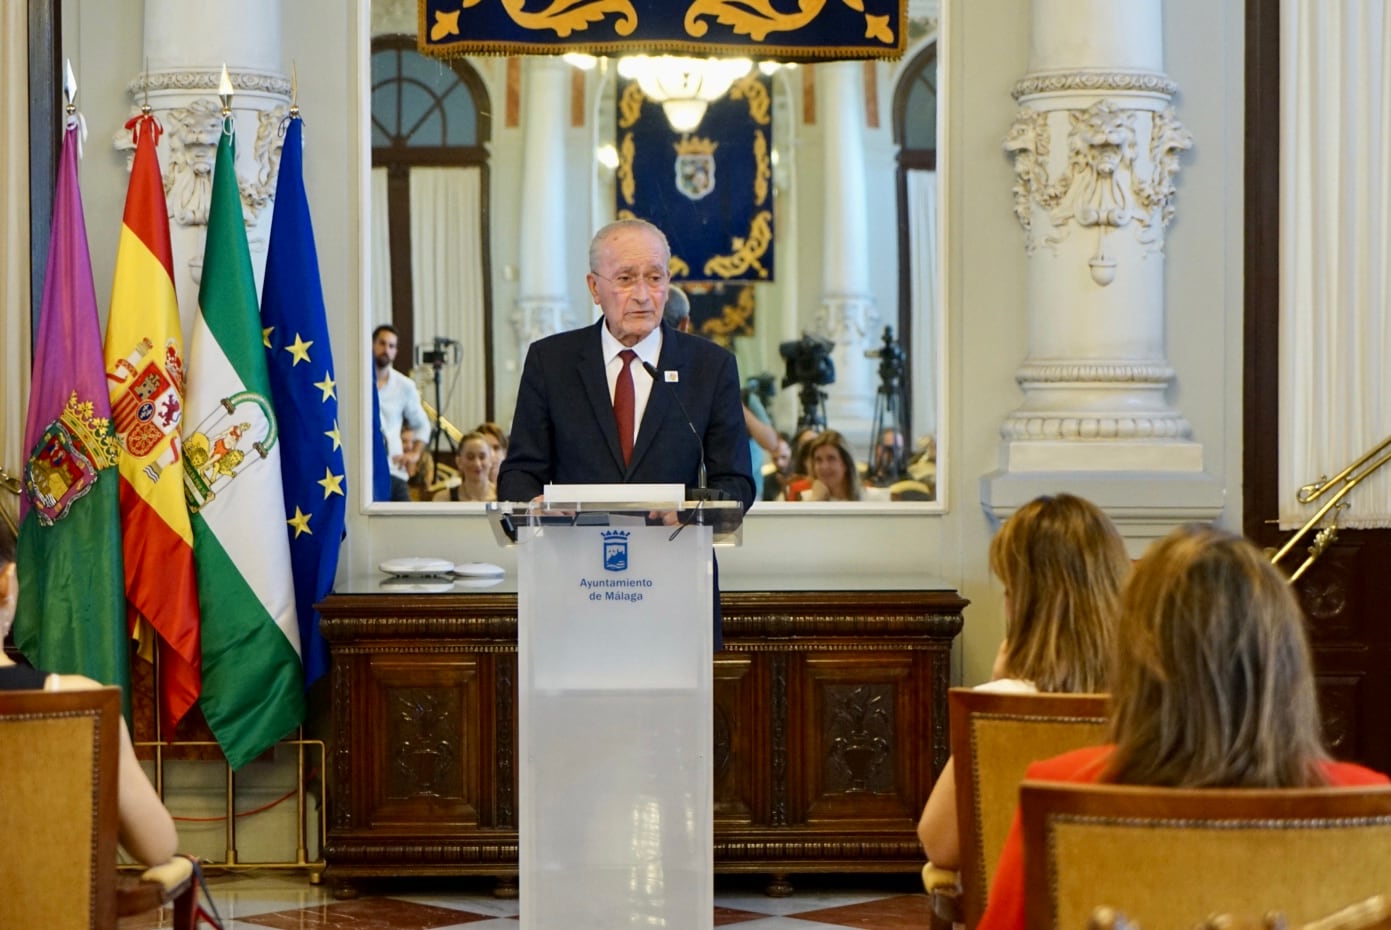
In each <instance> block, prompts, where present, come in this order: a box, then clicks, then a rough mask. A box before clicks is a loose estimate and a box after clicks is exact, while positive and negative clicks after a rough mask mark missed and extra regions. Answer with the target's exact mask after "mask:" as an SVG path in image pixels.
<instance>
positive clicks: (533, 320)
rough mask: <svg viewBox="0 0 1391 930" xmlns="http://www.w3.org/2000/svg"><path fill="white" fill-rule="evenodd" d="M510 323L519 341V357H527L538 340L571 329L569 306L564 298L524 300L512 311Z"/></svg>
mask: <svg viewBox="0 0 1391 930" xmlns="http://www.w3.org/2000/svg"><path fill="white" fill-rule="evenodd" d="M509 322H510V323H511V324H512V333H513V335H514V337H515V338H516V341H517V348H518V353H517V355H518V357H519V358H524V357H525V356H526V350H527V346H529V345H531V344H532V343H533V342H535V341H536V340H538V339H544V338H545V337H546V336H553V335H555V334H556V333H559V332H563V331H564V330H566V329H569V328H570V327H571V326H572V325H573V323H572V321H571V319H570V312H569V304H568V303H567V302H566V300H565V298H563V297H554V298H549V299H547V298H522V299H519V300H518V301H517V305H516V307H515V308H514V309H513V310H512V314H511V317H510V318H509Z"/></svg>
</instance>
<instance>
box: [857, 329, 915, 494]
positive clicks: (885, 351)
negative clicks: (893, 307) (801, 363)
mask: <svg viewBox="0 0 1391 930" xmlns="http://www.w3.org/2000/svg"><path fill="white" fill-rule="evenodd" d="M865 357H866V358H877V359H879V390H878V392H877V393H876V394H875V397H874V425H873V426H872V427H870V430H871V432H870V434H869V448H870V459H869V474H868V476H867V477H868V478H869V480H870V482H871V483H873V484H876V485H885V484H891V483H892V482H894V481H897V480H898V479H899V478H900V477H902V476H903V475H904V474H905V473H906V472H907V470H908V453H907V432H908V431H907V428H906V423H905V420H906V418H907V413H908V393H907V390H906V387H905V385H904V383H903V374H904V372H903V350H902V349H900V348H899V346H898V343H896V342H894V332H893V327H891V326H885V327H884V344H883V346H881V347H880V348H878V349H872V350H870V351H868V352H866V353H865ZM886 434H887V437H888V438H887V439H886V438H885V436H886Z"/></svg>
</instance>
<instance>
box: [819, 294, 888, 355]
mask: <svg viewBox="0 0 1391 930" xmlns="http://www.w3.org/2000/svg"><path fill="white" fill-rule="evenodd" d="M878 328H879V310H878V309H877V308H876V307H875V305H874V298H873V297H870V296H867V295H853V294H830V295H827V297H826V302H825V303H823V304H822V305H821V306H820V307H818V308H817V310H816V312H815V313H814V314H813V315H812V319H811V325H810V326H809V327H808V329H809V331H811V332H812V333H814V334H816V335H818V336H821V337H823V338H825V339H829V340H830V341H831V342H834V343H836V344H837V345H846V346H858V345H861V344H863V343H864V342H865V340H866V339H867V338H869V336H870V335H871V334H872V333H876V332H878Z"/></svg>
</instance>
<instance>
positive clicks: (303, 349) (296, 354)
mask: <svg viewBox="0 0 1391 930" xmlns="http://www.w3.org/2000/svg"><path fill="white" fill-rule="evenodd" d="M313 344H314V343H313V342H305V341H304V338H303V337H302V336H300V334H299V333H295V342H294V345H288V346H286V347H285V351H286V352H289V353H290V355H291V356H292V357H293V358H294V361H293V362H291V363H290V367H291V368H293V367H295V366H296V365H298V364H299V363H300V362H307V361H309V347H310V346H312V345H313Z"/></svg>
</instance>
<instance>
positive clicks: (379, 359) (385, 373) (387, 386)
mask: <svg viewBox="0 0 1391 930" xmlns="http://www.w3.org/2000/svg"><path fill="white" fill-rule="evenodd" d="M372 361H373V363H374V364H375V365H376V368H377V397H378V400H379V402H380V404H381V414H382V418H381V426H382V434H383V435H384V436H385V437H386V455H387V461H388V462H389V463H390V466H389V467H390V469H391V499H392V500H393V501H408V500H410V499H411V495H410V489H409V487H408V485H407V482H408V481H409V479H410V473H411V471H412V470H413V469H414V468H415V466H416V463H417V462H419V461H420V454H421V453H422V452H424V451H425V444H426V443H428V442H429V441H430V418H429V417H427V416H426V415H425V408H424V407H422V406H421V404H420V391H419V390H418V389H417V388H416V386H415V382H414V381H412V380H411V379H410V378H408V377H406V376H405V375H403V374H401V372H399V371H397V370H396V369H395V368H393V367H392V363H393V362H395V361H396V327H394V326H392V325H391V324H389V323H383V324H382V325H381V326H378V327H377V328H376V329H374V330H372ZM406 429H409V430H410V431H411V434H410V446H409V448H407V447H406V442H405V441H404V439H403V436H402V431H403V430H406Z"/></svg>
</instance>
